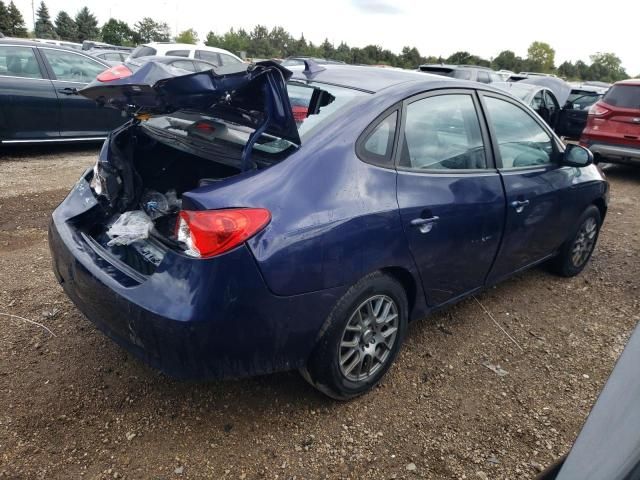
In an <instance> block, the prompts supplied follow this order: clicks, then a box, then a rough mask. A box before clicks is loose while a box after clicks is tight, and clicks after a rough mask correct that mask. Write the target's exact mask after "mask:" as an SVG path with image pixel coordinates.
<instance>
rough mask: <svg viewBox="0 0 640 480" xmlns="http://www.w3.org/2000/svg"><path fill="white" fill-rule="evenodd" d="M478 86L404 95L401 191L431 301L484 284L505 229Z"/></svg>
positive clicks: (402, 208)
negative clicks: (483, 121)
mask: <svg viewBox="0 0 640 480" xmlns="http://www.w3.org/2000/svg"><path fill="white" fill-rule="evenodd" d="M478 111H479V105H478V99H477V97H476V94H475V93H474V91H473V90H462V89H460V90H457V89H456V90H446V91H438V92H437V93H429V94H424V95H421V96H417V97H413V98H410V99H408V100H406V101H405V104H404V108H403V119H402V125H401V135H400V142H401V146H399V148H398V158H397V159H396V164H397V171H398V179H397V197H398V206H399V208H400V216H401V220H402V224H403V227H404V231H405V235H406V237H407V241H408V245H409V248H410V251H411V253H412V255H413V258H414V260H415V262H416V265H417V267H418V270H419V271H420V275H421V279H422V284H423V287H424V291H425V295H426V297H427V301H428V303H429V304H430V306H436V305H441V304H444V303H446V302H448V301H451V300H453V299H455V298H456V297H459V296H461V295H463V294H465V293H468V292H470V291H472V290H474V289H477V288H479V287H481V286H482V285H483V284H484V282H485V279H486V276H487V274H488V272H489V270H490V268H491V265H492V263H493V260H494V258H495V255H496V252H497V250H498V246H499V242H500V238H501V235H502V224H503V220H504V214H505V199H504V192H503V187H502V181H501V179H500V175H499V174H498V172H497V170H496V168H495V166H494V163H493V158H492V155H491V150H490V148H489V142H488V137H487V132H486V128H485V126H484V123H482V122H481V121H480V117H479V115H478Z"/></svg>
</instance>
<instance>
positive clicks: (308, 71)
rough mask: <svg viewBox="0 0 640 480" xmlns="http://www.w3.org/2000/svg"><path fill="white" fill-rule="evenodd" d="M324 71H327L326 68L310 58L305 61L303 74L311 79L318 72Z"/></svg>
mask: <svg viewBox="0 0 640 480" xmlns="http://www.w3.org/2000/svg"><path fill="white" fill-rule="evenodd" d="M323 70H326V68H324V67H321V66H320V65H318V64H317V63H316V62H314V61H313V60H311V59H310V58H306V59H304V70H303V71H302V73H304V74H305V75H306V76H307V77H311V76H313V75H315V74H316V73H318V72H322V71H323Z"/></svg>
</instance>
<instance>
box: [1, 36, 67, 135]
mask: <svg viewBox="0 0 640 480" xmlns="http://www.w3.org/2000/svg"><path fill="white" fill-rule="evenodd" d="M58 121H59V117H58V98H57V96H56V93H55V90H54V87H53V84H52V83H51V80H49V79H48V78H46V74H45V70H44V67H43V65H42V62H41V60H40V58H39V56H38V52H37V50H36V49H35V48H33V47H30V46H24V45H20V46H19V45H16V46H12V45H0V140H2V141H20V140H27V139H55V138H56V137H58Z"/></svg>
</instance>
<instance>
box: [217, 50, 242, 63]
mask: <svg viewBox="0 0 640 480" xmlns="http://www.w3.org/2000/svg"><path fill="white" fill-rule="evenodd" d="M220 59H221V60H222V64H223V65H234V64H237V63H240V60H238V59H237V58H235V57H232V56H231V55H226V54H224V53H221V54H220Z"/></svg>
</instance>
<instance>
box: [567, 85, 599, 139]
mask: <svg viewBox="0 0 640 480" xmlns="http://www.w3.org/2000/svg"><path fill="white" fill-rule="evenodd" d="M601 97H602V95H601V94H599V93H597V92H590V91H586V90H575V89H574V90H572V91H571V93H570V94H569V99H568V100H567V103H566V104H565V105H564V107H563V108H562V110H560V114H559V116H558V123H557V125H556V133H557V134H558V135H562V136H564V137H569V138H580V135H581V134H582V130H584V127H585V126H586V125H587V115H588V114H589V108H591V105H593V104H594V103H596V102H597V101H598V100H599V99H600V98H601Z"/></svg>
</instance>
